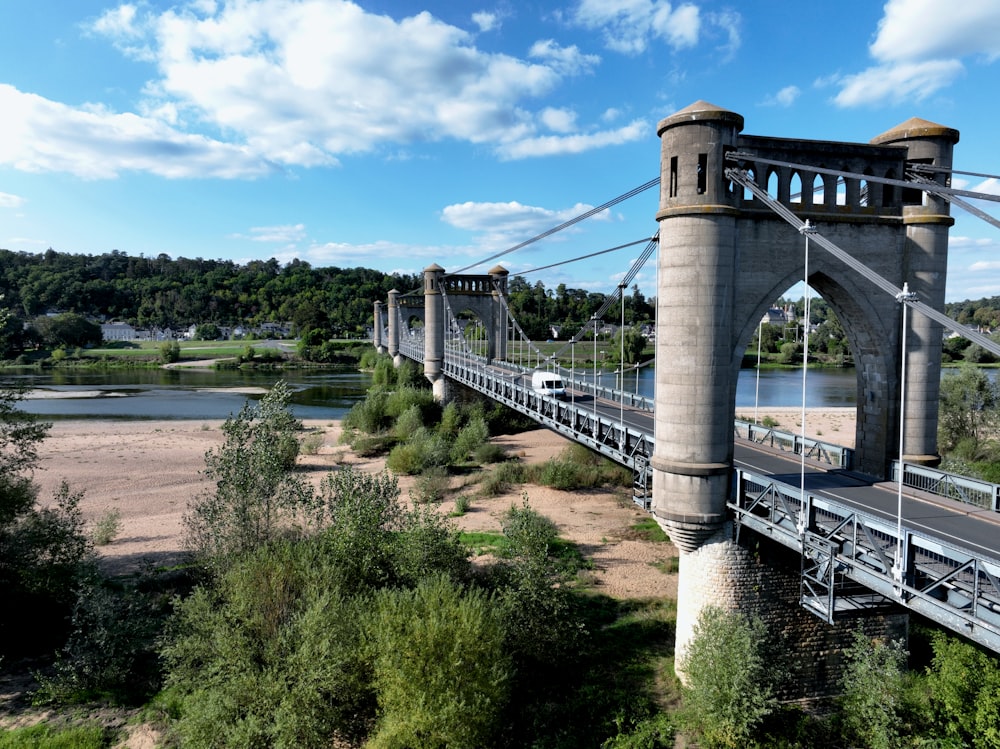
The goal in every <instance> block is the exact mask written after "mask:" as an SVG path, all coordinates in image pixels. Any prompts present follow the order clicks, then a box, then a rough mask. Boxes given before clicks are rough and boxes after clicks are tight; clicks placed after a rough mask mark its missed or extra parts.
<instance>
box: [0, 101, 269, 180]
mask: <svg viewBox="0 0 1000 749" xmlns="http://www.w3.org/2000/svg"><path fill="white" fill-rule="evenodd" d="M0 111H2V112H4V115H5V120H4V123H3V125H0V127H2V128H3V131H2V132H3V137H2V138H0V164H5V165H8V166H12V167H14V168H15V169H19V170H21V171H25V172H49V171H61V172H69V173H71V174H75V175H77V176H79V177H83V178H85V179H103V178H109V177H115V176H117V175H118V174H119V173H120V172H123V171H147V172H150V173H153V174H157V175H160V176H162V177H169V178H180V177H200V176H211V177H224V178H233V177H255V176H259V175H262V174H265V173H268V172H270V171H273V170H274V166H273V165H272V164H269V163H268V162H267V161H266V160H264V159H262V158H260V157H259V156H255V155H254V154H252V153H251V152H249V151H248V150H247V149H246V148H243V147H241V146H238V145H232V144H228V143H222V142H220V141H216V140H212V139H210V138H207V137H205V136H202V135H194V134H188V133H183V132H180V131H178V130H176V129H174V128H171V127H170V126H169V125H167V124H165V123H163V122H160V121H157V120H153V119H149V118H144V117H140V116H138V115H135V114H130V113H124V114H119V113H115V112H110V111H108V110H106V109H104V108H103V107H101V106H97V105H88V106H86V107H83V108H78V109H74V108H72V107H69V106H67V105H65V104H60V103H58V102H54V101H50V100H48V99H45V98H43V97H41V96H37V95H34V94H26V93H22V92H21V91H18V90H17V89H16V88H14V87H13V86H10V85H7V84H0Z"/></svg>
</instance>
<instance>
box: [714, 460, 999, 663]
mask: <svg viewBox="0 0 1000 749" xmlns="http://www.w3.org/2000/svg"><path fill="white" fill-rule="evenodd" d="M728 506H729V508H730V509H731V510H732V511H733V512H734V514H735V518H736V523H737V527H738V528H739V527H746V528H749V529H752V530H754V531H756V532H757V533H760V534H762V535H764V536H767V537H768V538H771V539H773V540H775V541H777V542H779V543H781V544H783V545H785V546H787V547H789V548H792V549H795V550H797V551H798V552H799V553H801V554H802V555H803V572H804V573H805V572H807V571H808V574H803V577H802V588H801V600H800V602H801V604H802V605H803V606H804V607H805V608H806V609H808V610H809V611H811V612H812V613H814V614H816V615H817V616H819V617H820V618H822V619H824V620H825V621H828V622H831V623H832V622H833V620H834V617H835V615H836V614H837V613H843V612H847V611H850V610H856V609H858V608H862V607H864V608H871V607H872V606H876V605H880V604H881V605H886V604H890V603H896V604H899V605H902V606H905V607H906V608H908V609H911V610H913V611H916V612H918V613H920V614H922V615H924V616H927V617H928V618H931V619H933V620H934V621H936V622H938V623H940V624H942V625H944V626H947V627H949V628H950V629H952V630H954V631H955V632H958V633H960V634H962V635H963V636H965V637H969V638H970V639H972V640H975V641H976V642H978V643H980V644H982V645H984V646H986V647H988V648H990V649H991V650H993V651H1000V560H998V559H995V558H992V557H988V556H985V555H982V554H974V553H971V552H970V551H969V550H966V549H960V548H958V547H956V546H953V545H951V544H948V543H945V542H943V541H941V540H939V539H937V538H934V537H933V536H931V535H929V534H927V533H924V532H922V531H918V530H915V529H913V528H909V527H907V526H906V525H905V523H904V524H903V526H902V533H901V534H899V535H897V532H896V524H895V523H894V522H891V521H886V520H882V519H880V518H877V517H875V516H874V515H870V514H867V513H864V512H860V511H858V510H855V509H853V508H851V507H849V506H847V505H844V504H840V503H838V502H836V501H834V500H832V499H829V498H827V497H821V496H817V495H814V494H812V493H809V492H806V493H805V494H804V495H803V492H802V491H801V490H800V488H799V487H795V486H791V485H788V484H783V483H781V482H777V481H775V480H774V479H773V478H771V477H769V476H764V475H761V474H758V473H755V472H752V471H748V470H745V469H736V470H735V480H734V482H733V496H732V500H731V501H730V502H729V503H728ZM897 559H898V560H899V564H898V565H897V564H896V560H897ZM807 562H808V564H807ZM852 584H855V585H860V586H862V587H863V588H864V591H867V592H860V593H858V591H859V590H860V588H856V587H854V586H852ZM872 594H875V596H874V597H873V595H872Z"/></svg>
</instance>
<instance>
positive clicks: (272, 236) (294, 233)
mask: <svg viewBox="0 0 1000 749" xmlns="http://www.w3.org/2000/svg"><path fill="white" fill-rule="evenodd" d="M305 236H306V226H305V224H285V225H283V226H254V227H251V229H250V233H249V234H236V235H234V238H236V239H249V240H250V241H252V242H277V243H280V244H293V243H295V242H299V241H301V240H302V239H304V238H305Z"/></svg>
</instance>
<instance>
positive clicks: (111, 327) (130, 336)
mask: <svg viewBox="0 0 1000 749" xmlns="http://www.w3.org/2000/svg"><path fill="white" fill-rule="evenodd" d="M101 337H102V338H103V339H104V340H105V341H135V340H137V339H138V337H139V333H138V331H137V330H136V329H135V328H133V327H132V326H131V325H129V324H128V323H127V322H108V323H101Z"/></svg>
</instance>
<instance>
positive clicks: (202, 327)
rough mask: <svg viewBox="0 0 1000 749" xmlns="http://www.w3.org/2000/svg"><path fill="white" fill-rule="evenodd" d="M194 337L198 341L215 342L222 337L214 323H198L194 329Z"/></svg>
mask: <svg viewBox="0 0 1000 749" xmlns="http://www.w3.org/2000/svg"><path fill="white" fill-rule="evenodd" d="M194 337H195V338H196V339H198V340H199V341H216V340H218V339H219V338H221V337H222V331H221V330H219V326H218V325H216V324H215V323H211V322H205V323H200V324H199V325H196V326H195V328H194Z"/></svg>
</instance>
